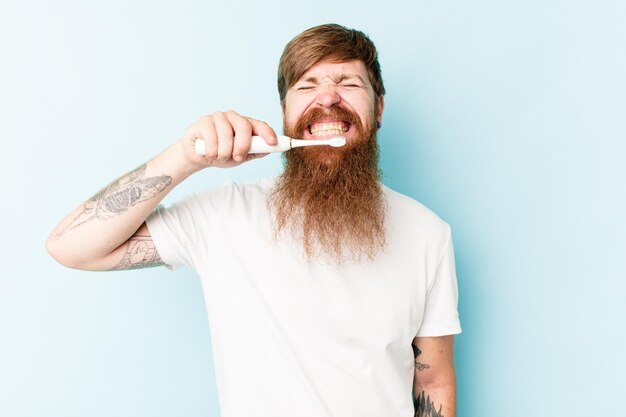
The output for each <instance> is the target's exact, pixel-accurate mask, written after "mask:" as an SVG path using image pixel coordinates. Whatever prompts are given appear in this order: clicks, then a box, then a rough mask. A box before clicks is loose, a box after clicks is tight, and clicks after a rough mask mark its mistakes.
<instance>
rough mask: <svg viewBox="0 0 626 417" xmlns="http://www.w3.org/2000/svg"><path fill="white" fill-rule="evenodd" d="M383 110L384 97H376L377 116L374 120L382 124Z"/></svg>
mask: <svg viewBox="0 0 626 417" xmlns="http://www.w3.org/2000/svg"><path fill="white" fill-rule="evenodd" d="M383 110H385V96H379V97H378V114H377V115H376V120H377V121H378V122H382V120H383Z"/></svg>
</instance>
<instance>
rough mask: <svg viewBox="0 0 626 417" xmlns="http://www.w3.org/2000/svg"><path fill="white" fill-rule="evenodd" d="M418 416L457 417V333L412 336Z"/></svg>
mask: <svg viewBox="0 0 626 417" xmlns="http://www.w3.org/2000/svg"><path fill="white" fill-rule="evenodd" d="M413 354H414V356H415V378H414V381H413V395H414V397H413V398H414V404H415V417H456V374H455V371H454V336H453V335H448V336H439V337H416V338H414V339H413Z"/></svg>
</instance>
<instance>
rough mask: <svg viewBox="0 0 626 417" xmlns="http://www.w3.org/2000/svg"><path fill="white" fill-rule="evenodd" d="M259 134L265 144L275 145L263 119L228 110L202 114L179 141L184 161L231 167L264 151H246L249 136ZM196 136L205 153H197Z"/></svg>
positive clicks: (195, 164) (194, 163)
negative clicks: (203, 144) (202, 143)
mask: <svg viewBox="0 0 626 417" xmlns="http://www.w3.org/2000/svg"><path fill="white" fill-rule="evenodd" d="M253 135H258V136H262V137H263V139H264V140H265V142H266V143H267V144H268V145H276V143H277V142H278V139H277V138H276V133H275V132H274V130H273V129H272V128H271V127H270V126H269V125H268V124H267V123H265V122H262V121H260V120H256V119H252V118H250V117H245V116H242V115H240V114H239V113H237V112H235V111H233V110H229V111H226V112H216V113H213V114H211V115H208V116H202V117H201V118H200V119H199V120H198V121H197V122H196V123H194V124H193V125H191V126H190V127H189V128H188V129H187V130H186V131H185V134H184V136H183V138H182V139H181V140H180V141H179V143H180V144H181V147H182V150H183V157H184V159H185V161H186V162H187V163H188V164H189V165H190V166H191V167H194V170H200V169H202V168H206V167H218V168H231V167H234V166H237V165H240V164H241V163H243V162H246V161H249V160H251V159H255V158H258V157H262V156H265V155H267V154H250V155H248V150H250V143H251V141H252V136H253ZM196 139H202V140H204V143H205V148H206V153H205V155H197V154H196V151H195V142H196Z"/></svg>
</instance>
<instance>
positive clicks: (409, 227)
mask: <svg viewBox="0 0 626 417" xmlns="http://www.w3.org/2000/svg"><path fill="white" fill-rule="evenodd" d="M382 188H383V193H384V195H385V200H386V202H387V210H388V211H387V213H388V218H389V221H390V222H391V224H392V225H394V228H400V229H403V230H405V231H407V232H413V231H414V232H416V233H419V235H421V236H422V237H429V240H431V239H432V240H435V241H439V242H441V243H445V242H446V241H447V240H448V239H449V238H450V226H449V225H448V223H446V222H445V221H444V220H443V219H442V218H441V217H439V215H437V213H435V212H434V211H432V210H431V209H430V208H428V207H426V205H424V204H422V203H421V202H419V201H417V200H416V199H414V198H412V197H409V196H407V195H405V194H402V193H399V192H397V191H395V190H392V189H391V188H389V187H387V186H385V185H382Z"/></svg>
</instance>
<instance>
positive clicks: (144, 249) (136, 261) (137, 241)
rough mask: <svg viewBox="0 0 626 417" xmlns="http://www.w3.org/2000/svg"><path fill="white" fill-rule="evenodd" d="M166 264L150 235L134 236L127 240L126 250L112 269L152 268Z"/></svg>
mask: <svg viewBox="0 0 626 417" xmlns="http://www.w3.org/2000/svg"><path fill="white" fill-rule="evenodd" d="M161 265H165V262H163V261H162V260H161V256H160V255H159V252H158V251H157V249H156V246H155V245H154V242H153V241H152V237H150V236H139V235H138V236H133V237H132V238H130V239H128V242H126V250H125V251H124V256H123V257H122V259H121V260H120V262H119V263H118V264H117V265H115V266H114V267H113V268H112V269H111V270H112V271H119V270H125V269H139V268H150V267H153V266H161Z"/></svg>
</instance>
